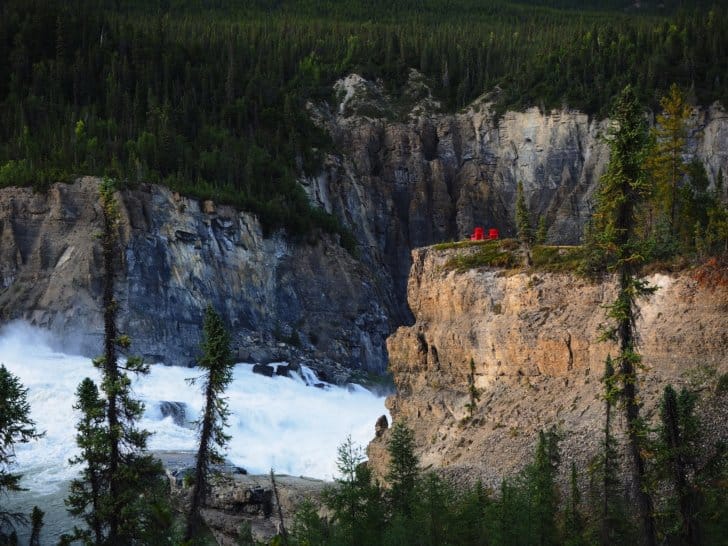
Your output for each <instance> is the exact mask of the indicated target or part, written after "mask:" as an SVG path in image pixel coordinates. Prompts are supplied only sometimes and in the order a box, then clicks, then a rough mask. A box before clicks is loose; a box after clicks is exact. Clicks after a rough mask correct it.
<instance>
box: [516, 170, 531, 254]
mask: <svg viewBox="0 0 728 546" xmlns="http://www.w3.org/2000/svg"><path fill="white" fill-rule="evenodd" d="M516 230H517V231H518V239H519V240H520V241H521V243H523V244H524V245H527V246H528V245H530V244H531V243H533V229H532V228H531V213H530V212H529V211H528V206H527V205H526V197H525V195H524V194H523V182H520V181H519V182H518V185H517V186H516Z"/></svg>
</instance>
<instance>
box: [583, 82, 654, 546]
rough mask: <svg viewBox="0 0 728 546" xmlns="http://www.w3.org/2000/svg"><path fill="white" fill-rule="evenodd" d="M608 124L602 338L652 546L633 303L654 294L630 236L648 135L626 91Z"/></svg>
mask: <svg viewBox="0 0 728 546" xmlns="http://www.w3.org/2000/svg"><path fill="white" fill-rule="evenodd" d="M612 124H613V125H612V127H611V129H610V131H609V133H608V143H609V148H610V160H609V165H608V167H607V171H606V172H605V174H604V175H603V176H602V178H601V180H600V185H599V203H598V209H597V211H596V213H595V216H596V217H597V225H598V226H599V228H600V229H601V230H603V233H602V235H601V237H600V238H599V240H598V244H599V245H600V248H601V249H602V251H603V252H604V254H605V255H606V257H607V258H606V261H607V263H608V264H609V265H610V266H611V269H612V270H613V271H614V272H615V273H616V275H617V278H618V283H619V292H618V295H617V299H616V301H615V302H614V303H613V304H611V305H610V306H608V312H607V316H608V318H610V319H611V320H612V322H613V325H612V327H611V328H610V329H608V330H607V331H606V332H605V336H604V337H605V338H609V339H613V340H614V341H616V342H617V344H618V347H619V354H618V356H617V357H616V359H615V363H616V372H617V380H618V381H619V384H620V388H621V390H620V398H621V400H622V403H623V405H624V409H625V414H626V418H627V433H628V438H629V448H630V452H631V455H632V463H633V469H632V479H633V482H634V486H635V495H636V497H637V508H638V513H639V517H640V519H641V522H642V534H643V540H644V542H645V544H647V545H648V546H654V544H656V536H655V523H654V515H653V513H654V510H653V503H652V497H651V496H650V494H649V492H648V491H647V490H646V485H647V484H646V477H645V474H646V468H645V458H644V452H643V449H642V447H643V438H644V435H645V426H644V423H643V421H642V419H641V417H640V402H639V400H638V397H637V386H638V377H637V371H638V369H639V368H640V365H641V357H640V354H639V353H638V352H637V340H636V336H635V330H634V323H635V317H636V308H635V300H636V298H637V297H640V296H646V295H647V294H650V293H651V292H653V291H654V290H653V289H651V288H650V287H648V286H647V284H646V283H645V282H644V281H641V280H640V279H638V278H637V276H636V274H635V269H636V265H637V264H638V263H639V262H640V261H641V260H642V255H641V253H640V248H641V241H640V240H639V239H638V237H637V234H636V230H635V224H636V211H637V207H638V206H639V204H640V203H642V202H643V201H644V199H645V197H646V195H647V194H648V189H649V185H648V184H647V180H646V177H645V172H644V169H643V155H644V150H645V146H646V142H647V130H646V125H645V120H644V116H643V114H642V111H641V108H640V106H639V103H638V102H637V99H636V97H635V95H634V92H633V91H632V89H631V88H630V87H626V88H625V89H624V90H623V91H622V93H621V94H620V96H619V97H618V99H617V101H616V103H615V108H614V111H613V115H612Z"/></svg>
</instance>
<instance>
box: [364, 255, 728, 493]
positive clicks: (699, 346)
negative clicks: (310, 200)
mask: <svg viewBox="0 0 728 546" xmlns="http://www.w3.org/2000/svg"><path fill="white" fill-rule="evenodd" d="M474 251H477V248H474V247H471V248H462V249H450V250H437V249H436V248H433V247H431V248H423V249H419V250H415V251H414V252H413V267H412V272H411V275H410V278H409V285H408V300H409V305H410V308H411V309H412V312H413V313H414V316H415V319H416V321H415V323H414V324H413V325H412V326H406V327H401V328H399V329H398V330H397V331H396V333H395V334H394V335H392V336H391V337H390V338H389V340H388V342H387V347H388V351H389V358H390V364H389V365H390V370H391V372H392V374H393V376H394V381H395V383H396V386H397V394H395V395H392V396H390V398H388V400H387V407H388V408H389V410H390V412H391V415H392V418H393V419H395V420H399V419H404V420H406V422H407V423H408V424H409V426H410V427H412V428H413V430H414V432H415V436H416V442H417V453H418V455H419V457H420V460H421V463H422V466H423V467H424V468H437V469H441V470H443V471H444V472H446V473H451V474H453V475H454V476H456V477H457V476H467V477H468V478H470V479H474V477H480V478H482V479H483V480H484V481H485V482H486V483H488V484H490V485H493V484H495V483H497V482H498V481H499V479H500V478H502V477H503V476H507V475H509V474H513V473H514V472H516V471H517V470H519V469H520V468H521V467H522V466H523V465H524V464H525V463H526V462H527V461H528V460H529V459H530V458H531V456H532V453H533V450H534V447H535V442H536V439H537V433H538V431H540V430H543V429H548V428H551V427H555V429H556V430H557V431H558V432H559V433H561V435H562V438H563V439H562V453H563V454H564V456H565V460H564V461H563V462H562V465H561V468H562V469H569V468H570V463H571V461H572V460H573V461H575V462H577V464H578V466H579V467H580V468H585V467H586V466H587V464H588V462H589V461H590V460H591V458H592V457H593V456H594V455H595V454H596V453H597V452H598V449H599V445H600V442H602V441H603V433H602V429H603V425H604V401H603V399H602V392H603V384H602V382H601V381H600V379H601V377H602V375H603V373H604V362H605V359H606V357H607V355H608V354H610V353H611V354H612V355H615V354H616V353H617V350H616V346H615V345H614V344H611V343H607V342H600V341H598V338H599V337H600V328H601V326H602V325H603V324H604V323H606V318H605V310H604V306H605V305H607V304H609V303H611V302H612V301H613V300H614V298H615V296H616V293H617V290H616V285H615V283H614V282H613V280H610V279H607V280H605V281H604V282H590V281H588V280H586V279H583V278H580V277H577V276H575V275H573V274H565V273H561V274H555V273H544V272H540V271H536V270H529V269H526V270H522V269H518V270H511V271H506V270H499V269H493V268H475V269H470V270H467V271H464V272H457V271H454V270H452V269H450V267H449V266H448V262H449V261H450V260H451V259H452V258H453V257H454V256H456V255H458V254H462V253H467V252H474ZM717 271H718V273H720V275H722V278H723V279H724V280H725V279H726V278H728V272H726V271H725V270H724V269H723V270H720V269H718V270H717ZM697 278H699V275H697V274H696V272H695V271H693V272H689V271H688V272H683V273H679V274H676V275H665V274H655V275H652V276H649V277H647V279H646V280H647V281H648V282H649V283H650V284H651V285H652V286H654V287H656V288H657V291H656V293H655V294H654V295H652V296H651V297H649V298H646V299H644V300H641V301H640V303H639V319H638V321H637V325H636V329H637V332H638V338H639V350H640V352H641V353H642V355H643V363H644V366H645V368H644V370H642V371H640V374H639V377H640V380H639V391H640V392H639V396H640V399H641V400H642V401H643V402H644V408H643V412H644V415H645V416H646V417H647V418H648V420H652V419H654V418H655V417H656V402H657V398H658V397H659V395H660V394H661V391H662V389H663V388H664V386H665V385H666V384H667V383H668V382H671V383H673V384H674V385H675V386H681V385H690V386H691V387H693V388H696V389H698V390H699V391H700V393H701V397H702V400H703V410H704V411H705V413H706V414H708V425H707V426H706V436H707V437H708V438H712V439H718V438H721V437H722V438H725V437H726V436H727V435H728V392H723V391H721V390H720V389H719V388H718V387H717V381H718V377H719V376H720V375H721V374H725V373H727V372H728V329H726V317H728V283H725V282H724V283H723V284H722V285H721V284H716V283H715V282H714V281H712V280H706V279H707V278H704V280H703V282H699V281H698V280H696V279H697ZM471 360H472V363H473V368H472V370H471ZM471 374H472V379H469V376H471ZM471 384H472V385H474V387H475V388H477V389H478V393H479V399H478V400H476V401H475V409H474V411H473V414H472V416H471V415H470V409H469V407H468V404H469V403H471V402H472V399H471V396H470V394H471V391H470V385H471ZM618 416H619V417H618V418H617V424H616V428H617V430H618V431H621V432H622V433H623V431H624V422H623V418H622V412H621V410H619V411H618ZM387 437H388V433H386V432H385V433H384V434H383V435H381V436H380V437H379V438H377V439H375V440H374V441H373V442H372V443H371V444H370V446H369V456H370V460H371V461H372V464H373V465H374V467H375V468H376V469H377V471H378V472H379V473H380V474H381V473H383V472H384V468H385V467H386V463H387V455H386V449H385V446H386V440H387Z"/></svg>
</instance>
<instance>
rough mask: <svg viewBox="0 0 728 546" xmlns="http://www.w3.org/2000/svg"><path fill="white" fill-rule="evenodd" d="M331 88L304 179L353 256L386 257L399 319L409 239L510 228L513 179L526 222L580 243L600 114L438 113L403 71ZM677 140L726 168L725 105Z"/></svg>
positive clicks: (599, 166)
mask: <svg viewBox="0 0 728 546" xmlns="http://www.w3.org/2000/svg"><path fill="white" fill-rule="evenodd" d="M335 89H336V93H335V95H336V102H335V103H334V104H333V105H331V106H330V107H327V106H326V105H323V106H318V107H314V106H313V105H312V106H311V108H310V110H311V114H312V116H313V118H314V119H315V120H316V122H317V123H318V124H319V125H321V126H322V127H324V128H326V130H327V131H328V132H329V134H330V135H331V137H332V139H333V141H334V143H335V149H336V153H332V154H331V155H330V156H329V158H328V160H327V162H326V166H325V169H324V171H323V172H322V173H321V174H320V175H319V176H318V177H315V178H312V179H309V180H305V181H304V184H305V187H306V189H307V191H308V193H309V195H310V196H311V198H312V199H313V200H314V201H316V202H318V203H319V204H320V205H321V206H322V207H324V208H325V209H326V210H328V211H329V212H332V213H334V214H335V215H336V216H338V217H339V218H340V219H341V221H342V222H344V223H345V224H346V225H347V226H351V227H352V229H353V230H354V233H355V235H356V236H357V239H358V241H359V243H360V247H361V248H362V249H363V251H364V252H363V254H364V259H365V260H367V259H368V261H369V263H374V264H382V265H384V266H385V268H386V273H387V275H388V279H389V280H390V281H391V282H392V283H393V284H394V287H395V290H396V293H397V294H398V295H399V296H400V298H401V303H402V307H401V313H400V317H407V315H408V311H407V309H406V306H405V305H404V303H405V302H404V295H405V292H406V285H407V275H408V273H409V269H410V265H411V261H410V251H411V249H413V248H418V247H422V246H426V245H430V244H433V243H437V242H442V241H448V240H459V239H462V238H463V237H464V236H466V235H468V234H469V233H471V232H472V230H473V227H474V226H476V225H481V226H485V227H486V228H487V227H495V228H498V229H499V230H500V232H501V234H503V235H504V236H512V235H515V233H516V227H515V201H516V185H517V182H518V181H522V182H523V187H524V193H525V196H526V201H527V204H528V207H529V209H530V211H531V213H532V214H533V217H534V221H535V219H536V217H537V216H539V215H541V216H543V217H544V218H545V219H546V225H547V226H548V240H549V242H551V243H558V244H574V243H577V242H579V239H580V237H581V234H582V232H583V226H584V223H585V222H586V221H587V220H588V218H589V217H590V215H591V209H592V206H593V193H594V190H595V189H596V184H597V182H598V180H599V177H600V176H601V174H602V173H603V172H604V169H605V167H606V164H607V162H608V148H607V146H606V142H605V141H604V139H603V138H602V137H603V136H604V133H605V130H606V128H607V126H608V122H607V121H605V120H601V121H600V120H596V119H594V118H590V117H589V116H587V115H586V114H583V113H581V112H578V111H574V110H570V109H567V108H564V109H562V110H555V111H551V112H541V111H539V109H538V108H531V109H529V110H527V111H525V112H507V113H506V114H504V115H503V116H498V115H497V114H496V113H495V112H493V111H492V109H491V108H490V103H489V102H488V97H483V98H481V99H479V100H476V101H475V102H474V103H473V104H471V105H470V106H469V107H467V108H465V109H464V110H462V111H460V112H458V113H454V114H445V113H439V105H438V104H437V102H436V101H434V100H433V99H432V95H431V93H430V90H429V88H427V85H426V83H425V80H424V78H423V77H422V75H421V74H419V73H418V72H417V71H414V70H413V71H412V72H411V75H410V81H409V83H408V85H407V86H405V91H404V93H403V96H402V97H400V98H398V99H397V100H394V99H392V98H391V97H389V96H387V94H386V93H385V91H384V89H383V86H382V85H381V84H379V83H374V82H370V81H367V80H365V79H363V78H361V77H360V76H358V75H356V74H352V75H350V76H348V77H347V78H344V79H342V80H340V81H339V82H338V83H337V84H336V86H335ZM688 144H689V146H688V148H689V155H691V156H695V157H698V158H700V159H701V160H702V161H703V163H704V164H705V166H706V170H707V173H708V177H709V179H710V180H711V181H712V180H715V179H716V177H717V176H718V173H719V171H721V170H722V172H723V174H724V175H728V114H726V112H725V111H724V110H723V109H722V108H721V107H720V106H719V105H717V104H716V105H714V106H712V107H711V108H708V109H705V110H700V111H698V110H696V111H695V114H694V116H693V118H692V119H691V120H690V136H689V139H688ZM725 186H726V187H725V189H724V191H725V190H726V189H728V185H725ZM401 320H402V319H400V321H401Z"/></svg>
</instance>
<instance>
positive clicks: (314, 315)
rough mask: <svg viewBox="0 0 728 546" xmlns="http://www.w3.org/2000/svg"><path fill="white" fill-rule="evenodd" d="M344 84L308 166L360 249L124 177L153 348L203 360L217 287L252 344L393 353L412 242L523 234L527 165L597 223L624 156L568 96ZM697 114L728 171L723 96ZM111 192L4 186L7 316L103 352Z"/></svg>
mask: <svg viewBox="0 0 728 546" xmlns="http://www.w3.org/2000/svg"><path fill="white" fill-rule="evenodd" d="M336 97H337V98H336V102H335V103H334V104H332V105H325V104H324V105H318V106H315V105H311V107H310V112H311V115H312V116H313V117H314V119H315V120H316V121H317V123H319V124H320V125H321V126H322V127H324V128H325V129H326V130H327V131H328V132H329V133H330V134H331V136H332V139H333V141H334V145H335V146H334V152H332V153H330V154H329V156H328V157H327V160H326V163H325V167H324V169H323V171H322V172H321V173H320V175H319V176H316V177H313V178H310V179H305V180H302V181H301V182H302V184H303V185H304V187H305V188H306V190H307V192H308V194H309V196H310V197H311V199H312V201H314V202H315V203H318V204H319V205H321V206H322V207H324V208H325V209H326V210H327V211H329V212H331V213H333V214H334V215H336V216H337V217H338V218H339V219H340V220H341V221H342V223H343V224H345V225H346V226H348V227H349V228H351V229H352V231H353V232H354V234H355V236H356V238H357V240H358V243H359V245H358V255H359V257H358V259H357V260H354V259H352V258H351V256H349V255H348V254H346V253H345V252H344V251H342V250H341V248H340V247H338V246H337V245H336V243H335V241H332V240H330V239H327V238H325V237H324V238H319V239H317V240H316V242H315V243H314V244H308V243H303V244H294V243H292V242H291V241H288V240H286V239H285V238H284V237H283V236H282V235H280V234H278V235H276V236H274V237H272V238H269V239H264V238H263V237H262V234H261V230H260V226H259V225H258V223H257V221H256V220H255V218H254V217H253V216H251V215H247V214H240V213H238V212H236V211H234V210H232V209H231V208H227V207H214V206H213V205H205V206H203V205H201V204H200V203H198V202H196V201H194V200H188V199H182V198H179V197H178V196H175V195H173V194H172V193H170V192H168V191H166V190H163V189H161V188H157V187H151V186H150V187H147V188H144V189H142V190H139V191H134V192H126V193H125V194H124V195H123V197H122V202H123V207H122V208H123V214H124V223H123V236H124V244H125V249H126V250H125V256H124V258H125V260H124V263H123V269H124V275H123V276H122V279H123V280H121V282H120V292H119V298H120V300H121V301H122V315H123V319H124V327H125V328H126V329H127V330H128V331H129V333H130V334H131V335H132V336H133V337H134V339H135V341H136V346H137V347H139V348H143V349H142V350H143V351H144V352H145V353H146V354H147V356H148V357H149V358H151V359H154V360H163V361H165V362H169V363H189V362H191V361H193V360H194V355H195V354H196V350H197V349H196V345H197V342H198V339H199V329H200V325H201V316H202V309H203V308H204V306H205V305H207V303H208V302H209V303H212V304H213V305H215V307H216V308H218V309H220V310H221V311H224V314H225V316H226V319H227V320H228V322H229V324H230V326H231V327H232V328H233V329H234V330H235V332H236V343H237V345H238V347H239V350H240V352H239V356H240V358H251V359H257V360H270V359H276V358H290V359H293V360H300V359H301V358H304V357H305V358H317V359H319V360H321V359H329V360H331V361H338V362H341V363H342V364H344V365H345V366H347V367H353V368H365V369H369V370H378V371H381V370H383V369H384V367H385V366H386V360H387V359H386V353H385V347H384V339H385V338H386V336H387V335H388V334H389V333H390V332H391V330H392V328H393V327H394V326H396V325H398V324H403V323H408V322H411V320H412V316H411V313H410V310H409V308H408V307H407V302H406V286H407V275H408V273H409V270H410V266H411V263H412V262H411V257H410V252H411V249H413V248H416V247H421V246H425V245H428V244H431V243H434V242H440V241H445V240H457V239H460V238H462V237H463V236H465V235H466V234H468V233H470V232H471V230H472V228H473V227H474V226H475V225H482V226H484V227H497V228H499V229H500V231H501V233H502V234H503V235H506V236H507V235H512V234H513V233H514V232H515V227H514V205H515V193H516V183H517V182H518V181H519V180H520V181H522V182H523V184H524V189H525V193H526V197H527V201H528V204H529V207H530V209H531V211H532V213H533V215H534V220H535V217H536V216H537V215H543V216H544V217H545V218H546V219H547V225H548V226H549V230H548V238H549V240H550V241H551V242H559V243H570V242H576V241H577V240H578V239H579V237H580V234H581V232H582V228H583V224H584V222H585V221H586V220H587V218H588V217H589V214H590V210H591V199H592V195H593V192H594V189H595V186H596V182H597V180H598V178H599V175H600V174H601V173H602V172H603V170H604V168H605V165H606V162H607V150H606V147H605V146H604V142H603V141H602V140H601V138H600V137H601V135H602V134H603V133H604V130H605V128H606V122H603V121H601V122H600V121H597V120H594V119H589V118H588V117H587V116H586V115H584V114H581V113H579V112H574V111H570V110H566V109H564V110H561V111H554V112H550V113H542V112H539V111H538V110H537V109H531V110H528V111H526V112H522V113H512V112H511V113H507V114H505V115H504V116H503V117H500V118H498V117H496V116H495V115H494V114H493V113H492V112H491V111H490V109H489V107H488V102H487V99H485V98H484V99H482V100H479V101H476V102H475V103H473V104H472V105H471V106H470V107H469V108H467V109H465V110H463V111H461V112H458V113H456V114H442V113H438V112H439V105H438V104H437V102H436V101H435V100H434V99H433V98H432V96H431V93H430V91H429V89H428V88H427V86H426V84H425V82H424V79H423V78H422V77H421V75H419V74H418V73H416V72H414V71H413V72H412V75H411V78H410V81H409V84H408V86H407V88H406V91H405V93H404V95H403V96H402V97H400V98H399V99H397V100H393V99H392V98H391V97H388V96H387V95H386V93H385V92H384V91H383V88H382V86H381V85H379V84H377V83H372V82H368V81H366V80H364V79H362V78H361V77H359V76H357V75H351V76H349V77H347V78H345V79H343V80H341V81H340V82H338V83H337V84H336ZM693 121H694V123H693V132H692V134H691V138H690V147H691V153H694V154H696V155H697V156H698V157H700V158H702V159H703V161H704V163H705V164H706V166H707V168H708V173H709V176H710V177H711V179H715V177H717V174H718V172H719V171H720V170H721V169H722V171H723V172H724V173H728V116H727V115H726V114H725V112H724V111H723V110H722V109H721V108H719V107H717V106H715V107H713V108H710V109H708V110H705V111H702V112H700V113H696V115H695V118H694V120H693ZM726 188H727V189H728V185H726ZM95 199H96V188H95V185H94V183H93V182H92V181H90V180H85V181H83V182H82V183H80V184H76V185H72V186H66V185H60V186H56V187H54V188H53V189H52V190H51V191H50V192H49V193H48V195H34V194H32V193H31V192H30V191H28V190H13V189H6V190H2V191H0V243H1V246H0V319H2V320H8V319H10V318H18V317H23V318H27V319H29V320H32V321H33V322H35V323H37V324H40V325H43V326H47V327H50V328H52V329H53V330H55V331H56V332H58V333H62V334H67V335H68V336H69V341H70V338H71V337H73V338H74V341H77V342H78V343H79V344H80V345H81V346H82V348H84V349H85V350H86V352H89V353H90V354H94V353H96V352H97V349H96V347H97V342H98V338H99V336H100V328H101V323H100V320H99V310H98V297H97V296H98V294H99V282H100V281H99V278H98V274H97V271H98V269H99V264H100V262H99V257H98V253H97V251H96V250H95V246H94V245H95V243H94V238H93V232H94V231H96V230H97V229H98V210H97V208H96V207H95ZM81 332H83V334H81ZM294 332H295V336H294V335H293V333H294ZM273 334H276V335H273ZM78 337H80V338H81V339H75V338H78ZM284 341H293V342H294V343H293V344H290V343H288V344H286V345H285V346H279V344H280V343H281V342H284ZM296 341H300V345H301V346H302V348H303V349H304V351H303V352H301V351H299V350H298V348H297V347H296V345H297V343H296Z"/></svg>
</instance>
